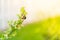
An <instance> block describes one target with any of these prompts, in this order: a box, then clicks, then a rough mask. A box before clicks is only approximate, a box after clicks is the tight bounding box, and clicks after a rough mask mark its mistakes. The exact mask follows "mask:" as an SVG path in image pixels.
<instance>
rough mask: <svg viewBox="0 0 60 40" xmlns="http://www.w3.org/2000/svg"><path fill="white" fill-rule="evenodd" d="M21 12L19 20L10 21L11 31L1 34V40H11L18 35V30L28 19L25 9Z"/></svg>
mask: <svg viewBox="0 0 60 40" xmlns="http://www.w3.org/2000/svg"><path fill="white" fill-rule="evenodd" d="M20 12H21V13H20V14H17V16H18V19H17V20H9V21H8V26H9V29H7V30H6V31H4V32H0V40H9V38H12V37H14V36H15V35H16V33H17V30H19V29H21V27H22V26H21V25H22V22H23V21H24V20H25V19H26V14H27V12H26V11H25V9H24V7H22V8H21V10H20Z"/></svg>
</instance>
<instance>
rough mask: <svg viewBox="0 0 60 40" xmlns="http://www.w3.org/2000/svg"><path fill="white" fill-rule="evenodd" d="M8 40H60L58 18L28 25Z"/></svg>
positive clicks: (59, 18) (59, 20) (59, 19)
mask: <svg viewBox="0 0 60 40" xmlns="http://www.w3.org/2000/svg"><path fill="white" fill-rule="evenodd" d="M9 40H60V17H53V18H48V19H44V20H42V21H38V22H35V23H31V24H28V25H26V26H24V27H22V28H21V29H20V30H19V31H17V35H16V36H15V37H13V38H11V39H9Z"/></svg>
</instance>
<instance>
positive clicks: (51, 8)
mask: <svg viewBox="0 0 60 40" xmlns="http://www.w3.org/2000/svg"><path fill="white" fill-rule="evenodd" d="M22 6H24V7H25V9H26V11H27V13H28V14H27V19H26V20H25V21H24V22H23V24H28V23H31V22H32V21H37V20H39V19H43V18H47V17H51V16H55V15H60V0H0V29H1V30H3V29H5V28H6V27H8V26H7V21H8V20H16V19H17V17H16V14H18V13H20V8H21V7H22Z"/></svg>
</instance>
